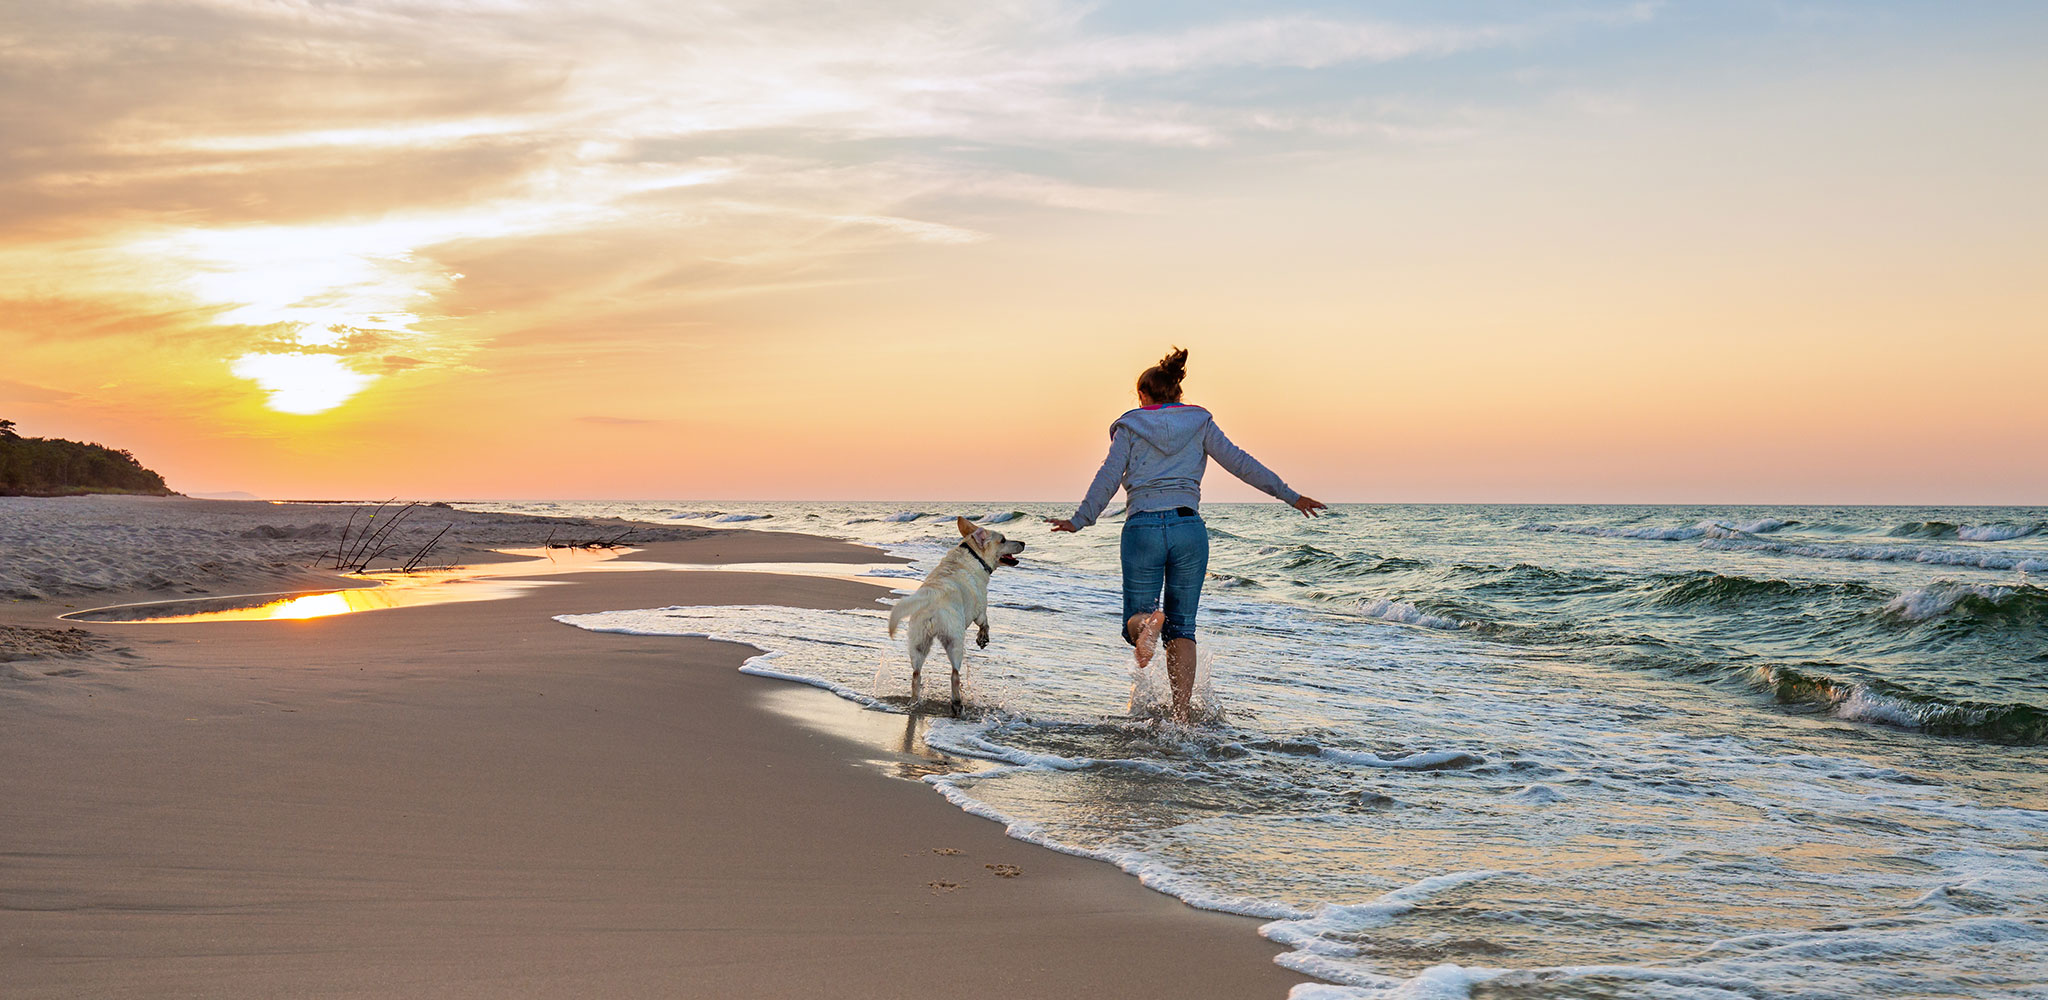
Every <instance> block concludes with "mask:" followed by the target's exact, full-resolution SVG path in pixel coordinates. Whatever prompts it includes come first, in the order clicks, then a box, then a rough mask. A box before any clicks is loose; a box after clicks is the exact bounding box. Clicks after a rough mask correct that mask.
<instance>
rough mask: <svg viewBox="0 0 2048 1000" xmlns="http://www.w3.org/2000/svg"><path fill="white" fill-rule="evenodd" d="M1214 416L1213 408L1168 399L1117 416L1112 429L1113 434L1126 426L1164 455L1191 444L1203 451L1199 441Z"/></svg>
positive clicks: (1198, 452)
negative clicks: (1212, 413)
mask: <svg viewBox="0 0 2048 1000" xmlns="http://www.w3.org/2000/svg"><path fill="white" fill-rule="evenodd" d="M1212 419H1214V418H1212V417H1211V416H1210V415H1209V411H1208V410H1205V409H1202V408H1201V407H1199V406H1190V405H1188V404H1185V403H1164V404H1161V405H1158V406H1143V407H1139V408H1138V409H1135V410H1132V411H1130V412H1129V413H1126V414H1124V415H1123V416H1121V417H1118V418H1116V422H1115V423H1112V424H1110V425H1109V433H1110V435H1111V436H1112V437H1113V436H1115V435H1116V429H1117V428H1119V427H1122V428H1124V429H1125V430H1128V431H1130V432H1131V433H1132V434H1133V435H1135V436H1136V437H1137V439H1138V440H1139V441H1142V442H1144V443H1145V444H1147V445H1150V446H1151V447H1152V449H1153V450H1155V451H1157V452H1159V453H1161V454H1164V455H1175V454H1180V453H1183V452H1186V451H1187V450H1188V449H1189V448H1190V447H1193V448H1194V449H1195V453H1196V454H1200V453H1201V448H1200V445H1199V444H1198V442H1200V441H1201V440H1202V435H1203V434H1204V433H1205V432H1206V431H1207V430H1208V427H1209V421H1210V420H1212Z"/></svg>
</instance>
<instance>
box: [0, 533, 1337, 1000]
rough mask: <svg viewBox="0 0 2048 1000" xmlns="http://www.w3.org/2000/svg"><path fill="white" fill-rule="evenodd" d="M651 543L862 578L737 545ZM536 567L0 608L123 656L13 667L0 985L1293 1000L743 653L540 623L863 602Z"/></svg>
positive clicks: (812, 583) (1144, 900)
mask: <svg viewBox="0 0 2048 1000" xmlns="http://www.w3.org/2000/svg"><path fill="white" fill-rule="evenodd" d="M206 502H208V503H224V502H230V501H206ZM636 548H644V549H645V550H646V551H644V552H643V553H642V554H641V555H640V556H639V558H641V559H659V560H668V561H678V562H684V561H687V562H775V561H785V562H797V561H861V562H868V561H881V559H883V558H884V557H882V556H881V555H880V554H879V553H878V552H876V551H875V550H872V549H867V548H865V547H861V546H855V545H851V544H848V543H841V542H835V541H831V540H827V539H820V538H814V537H812V536H806V535H799V534H794V533H789V532H773V533H768V532H750V531H745V530H744V529H728V530H721V531H717V532H701V531H700V533H699V534H698V536H697V537H693V538H689V539H678V540H673V541H665V542H658V543H654V544H652V545H649V546H644V547H643V546H636ZM552 578H553V579H563V580H568V581H571V583H570V585H567V586H556V587H542V588H537V589H535V590H533V591H529V592H526V593H524V594H521V595H519V596H515V597H510V598H504V599H499V600H491V601H482V602H476V603H468V604H445V605H435V606H430V607H417V608H396V609H389V610H383V611H379V612H375V613H358V614H352V615H342V616H338V617H334V618H324V619H313V620H308V621H301V622H221V623H207V624H131V625H107V624H96V623H89V622H66V623H58V622H55V621H53V619H54V616H55V615H56V614H57V613H59V612H61V611H66V610H76V608H64V607H62V605H63V604H67V603H68V604H76V605H77V606H78V607H79V608H83V607H88V606H99V605H105V604H115V603H123V601H122V600H121V599H122V598H126V599H129V600H143V599H149V598H152V597H153V598H156V599H165V598H176V597H180V596H185V595H182V594H179V593H177V592H175V591H173V592H170V593H164V592H162V591H156V592H145V593H142V594H139V595H138V594H135V593H132V592H131V593H111V592H109V593H104V594H95V595H93V596H92V597H90V598H89V599H80V598H77V597H67V598H64V599H62V600H43V601H33V602H12V603H0V623H4V624H8V625H26V626H33V627H39V628H59V629H63V628H77V629H81V630H83V631H84V632H85V633H86V634H87V635H90V636H95V637H101V638H104V639H105V640H108V642H107V644H106V645H104V646H101V647H99V648H95V649H93V650H91V651H90V652H87V653H85V654H82V655H70V656H66V657H62V658H44V659H38V660H25V661H24V660H18V661H16V662H15V664H14V665H15V666H16V667H32V668H35V670H34V671H33V672H30V671H23V677H22V678H14V679H10V678H7V677H5V676H0V695H4V698H0V711H5V712H6V713H7V714H8V716H9V724H8V726H7V727H6V731H5V732H4V733H0V759H7V760H9V761H11V762H13V764H14V766H12V767H10V768H7V769H4V770H0V803H4V804H0V819H4V822H0V839H4V843H0V858H6V859H8V860H7V861H5V862H4V865H5V868H4V869H0V870H4V872H5V874H4V875H0V894H4V896H5V897H6V898H5V905H4V906H0V960H4V964H5V965H6V966H7V967H8V968H9V970H10V979H11V981H12V985H13V987H14V992H15V995H21V996H25V997H26V996H60V995H75V994H78V993H91V994H94V995H102V996H145V995H147V996H186V995H190V996H197V995H213V994H217V993H219V992H221V991H222V990H223V989H225V990H226V992H229V993H240V994H256V995H262V994H278V993H293V994H299V995H320V996H421V995H432V996H466V995H477V996H502V995H507V994H512V995H562V994H572V995H589V994H602V995H605V996H615V995H616V996H633V995H650V996H652V995H662V996H676V995H684V996H707V997H709V996H737V995H804V994H808V993H816V994H819V995H832V996H846V997H866V996H874V997H884V996H889V997H894V996H901V995H904V994H905V993H907V992H914V991H917V990H922V989H926V988H930V986H931V985H936V984H937V983H940V982H943V983H948V984H951V985H955V986H958V985H960V984H961V983H963V982H965V983H972V984H973V988H974V989H975V991H976V992H977V993H978V994H980V995H987V996H998V997H1035V996H1055V995H1058V996H1068V995H1073V994H1076V993H1080V992H1082V991H1102V990H1107V991H1109V992H1110V993H1111V994H1112V995H1120V996H1160V997H1167V996H1179V997H1185V996H1247V997H1252V996H1274V997H1280V996H1284V995H1286V993H1287V990H1288V988H1289V987H1290V986H1291V985H1293V984H1296V983H1299V982H1300V981H1301V979H1302V977H1301V976H1299V975H1297V974H1295V973H1292V972H1289V971H1287V970H1285V969H1282V968H1280V967H1279V966H1277V965H1274V964H1273V962H1272V959H1273V957H1274V956H1275V955H1277V954H1280V953H1281V952H1283V951H1284V950H1285V949H1283V948H1281V947H1279V946H1277V945H1273V944H1271V943H1269V942H1267V941H1265V940H1263V939H1261V938H1260V937H1259V936H1258V934H1257V932H1256V928H1257V926H1258V924H1259V923H1260V921H1257V920H1255V919H1252V918H1246V917H1237V916H1231V915H1226V914H1218V913H1211V912H1206V911H1200V910H1196V909H1194V908H1192V907H1188V906H1186V905H1184V904H1182V903H1181V902H1180V901H1178V900H1176V899H1173V898H1171V897H1168V896H1164V895H1161V894H1159V893H1156V892H1154V891H1153V890H1151V889H1148V888H1145V887H1144V886H1142V885H1140V884H1138V883H1137V881H1136V880H1135V879H1132V878H1130V877H1129V876H1127V875H1125V874H1123V873H1122V872H1120V871H1118V870H1116V869H1115V868H1114V867H1111V866H1107V865H1103V864H1101V863H1099V862H1095V861H1092V860H1086V859H1081V858H1075V857H1070V856H1067V855H1063V854H1059V853H1057V852H1054V851H1051V850H1048V849H1045V848H1042V847H1038V846H1035V845H1031V844H1028V843H1025V842H1022V841H1018V840H1014V839H1011V838H1009V837H1008V836H1006V835H1005V834H1004V832H1003V830H1002V829H1001V827H999V826H998V825H996V824H994V823H990V822H988V821H986V820H983V819H980V818H978V817H975V816H972V815H969V814H968V813H965V812H963V811H961V810H960V809H958V808H957V807H955V806H954V805H953V804H951V803H950V802H948V801H946V800H945V799H944V798H943V797H941V796H940V795H938V794H936V792H935V791H934V790H933V789H931V788H929V787H926V786H924V785H923V784H922V783H921V782H915V781H906V780H903V779H902V778H899V777H894V776H891V775H889V774H887V773H885V771H886V768H880V767H876V766H874V765H875V763H876V762H877V760H878V758H877V753H878V750H877V747H876V746H875V745H874V744H873V743H872V742H863V741H861V740H859V739H857V738H856V737H855V736H854V735H851V734H834V733H832V732H828V731H827V729H829V728H830V727H829V726H820V725H816V724H810V723H805V722H800V721H797V720H796V719H794V718H792V717H791V716H792V715H794V714H800V713H795V712H792V711H790V710H789V709H788V707H787V706H789V705H791V704H795V703H800V702H801V701H802V700H803V699H805V698H808V699H809V700H810V702H811V704H809V705H807V706H804V708H803V711H804V712H812V713H820V714H822V715H824V716H830V715H831V714H833V713H835V712H836V713H841V714H847V713H853V714H859V713H861V712H862V710H861V709H859V708H858V707H856V706H853V705H851V704H848V703H846V702H843V701H841V700H840V699H838V698H836V697H834V696H832V695H830V694H827V693H825V692H823V691H813V690H806V689H804V688H802V687H801V686H799V685H792V684H786V683H778V682H771V681H767V680H765V679H762V678H758V677H753V676H749V675H745V674H741V673H740V672H739V671H738V669H737V668H738V666H739V664H740V662H741V661H742V660H744V659H745V658H746V657H747V656H749V655H751V647H738V646H735V645H733V644H729V643H721V642H715V641H711V640H701V639H679V638H666V637H639V636H626V635H615V634H600V633H591V632H586V631H584V630H581V629H576V628H573V627H570V626H566V625H562V624H558V623H556V622H554V621H552V620H551V618H552V616H553V615H556V614H564V613H585V612H590V611H599V610H617V609H622V608H634V607H657V606H662V605H668V604H690V603H721V604H750V603H777V604H790V605H793V606H799V607H814V608H828V607H850V606H857V605H861V604H865V603H867V602H870V601H872V600H873V599H874V597H875V596H878V595H880V594H883V593H886V589H885V588H884V586H883V585H864V584H858V583H853V582H849V581H843V580H832V579H824V578H819V577H797V576H781V575H770V574H758V573H749V572H720V573H701V572H700V573H688V572H673V571H646V572H635V571H630V570H623V569H608V570H606V571H605V572H602V573H598V572H588V573H570V574H566V575H560V576H555V577H552ZM46 673H53V674H56V676H46V675H45V674H46ZM884 758H886V752H884ZM899 763H903V764H905V765H906V766H914V764H913V763H912V762H910V761H908V760H906V761H901V762H899ZM941 851H945V852H956V853H941ZM1002 865H1010V866H1015V867H1016V868H1019V869H1021V870H1022V874H1021V875H1018V876H1016V877H1011V878H1005V877H1003V876H1002V875H1001V874H999V873H998V871H997V869H996V868H994V867H988V866H1002Z"/></svg>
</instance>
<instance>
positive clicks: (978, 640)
mask: <svg viewBox="0 0 2048 1000" xmlns="http://www.w3.org/2000/svg"><path fill="white" fill-rule="evenodd" d="M974 644H975V645H977V646H980V647H981V648H983V649H987V648H988V629H982V630H981V631H980V632H978V633H976V634H975V636H974Z"/></svg>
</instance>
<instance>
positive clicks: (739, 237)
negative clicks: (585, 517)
mask: <svg viewBox="0 0 2048 1000" xmlns="http://www.w3.org/2000/svg"><path fill="white" fill-rule="evenodd" d="M1095 18H1096V12H1095V10H1094V9H1093V8H1091V7H1088V6H1085V5H1080V4H1074V3H1063V2H1054V0H1010V2H993V3H988V4H977V5H973V6H971V7H961V6H959V5H957V4H951V3H939V2H936V0H886V2H881V3H875V4H867V5H862V6H860V7H858V8H851V7H848V8H832V7H822V8H821V7H818V6H817V5H812V4H800V3H793V2H789V3H776V2H766V3H756V4H747V5H737V6H735V5H727V4H719V3H708V2H703V3H676V2H669V0H614V2H611V3H605V4H600V5H596V6H583V7H577V8H573V9H569V8H563V7H561V6H559V5H556V4H549V3H539V2H524V0H450V2H432V0H359V2H355V3H349V4H328V3H315V2H309V0H184V2H148V0H142V2H135V0H102V2H92V0H85V2H79V3H70V4H46V5H30V6H29V7H28V8H25V9H23V10H22V11H20V12H18V13H17V14H16V15H15V16H14V17H13V18H12V24H11V26H10V28H9V33H10V37H9V38H8V39H7V51H8V53H9V59H8V60H7V61H6V63H5V64H4V65H0V95H4V96H0V102H4V106H0V113H4V114H5V116H6V117H7V118H8V120H9V126H10V136H9V144H8V145H9V149H8V151H7V152H6V153H4V154H0V224H4V226H5V231H6V232H7V233H8V235H6V236H0V257H9V256H17V255H26V256H29V257H46V256H48V255H49V254H50V253H51V252H52V248H61V250H62V253H63V254H65V255H69V256H70V257H72V258H74V259H76V260H79V261H85V262H88V263H89V264H90V268H88V269H87V270H88V271H89V276H88V277H80V276H79V275H80V274H82V273H86V272H80V271H78V270H76V269H74V270H73V271H70V272H67V274H68V276H65V275H58V274H56V271H55V269H46V270H47V272H48V273H46V275H45V277H46V278H47V280H48V283H49V286H48V287H46V288H39V289H38V290H37V295H38V296H40V297H42V298H46V299H58V300H62V299H67V298H68V299H71V300H73V301H76V302H81V303H83V302H108V301H119V302H122V303H124V305H122V306H121V309H122V310H124V311H125V312H126V313H127V314H128V315H130V316H145V315H151V314H156V315H161V314H164V313H166V312H174V311H176V310H180V309H182V310H185V311H186V314H187V315H188V316H198V317H203V319H202V322H204V323H206V324H209V325H211V326H212V327H214V328H215V330H216V333H217V334H218V335H222V336H226V337H228V338H229V339H230V340H233V341H235V343H234V345H233V346H231V347H229V348H228V349H227V350H224V351H223V352H222V354H221V361H220V363H221V364H223V365H232V367H233V371H234V373H235V374H236V375H237V376H239V377H242V378H246V379H249V380H251V381H254V382H256V383H257V384H258V386H259V387H261V388H263V389H264V391H266V392H268V393H269V394H270V399H271V401H272V405H273V406H280V402H281V401H282V402H283V403H284V404H286V405H291V406H307V405H311V404H312V402H314V401H316V400H327V399H346V398H349V397H350V396H352V395H354V394H355V393H357V392H360V391H361V389H362V388H363V387H365V386H367V385H368V384H369V380H372V379H375V378H378V377H402V378H412V377H418V376H420V374H421V373H423V372H430V371H436V370H439V371H452V370H458V369H461V368H463V367H464V366H467V365H471V364H473V362H472V361H471V360H469V359H471V358H472V356H473V355H474V354H475V353H476V352H477V351H479V350H482V349H484V348H485V347H486V346H487V345H488V344H490V343H491V342H493V341H494V340H495V339H497V338H499V337H504V336H508V335H511V334H514V333H516V332H518V331H524V330H534V329H545V328H547V327H548V326H549V325H550V324H553V323H557V322H561V321H562V320H563V319H564V318H566V317H575V318H576V320H577V321H578V322H579V323H580V324H581V325H583V326H584V327H586V328H587V327H589V326H591V325H593V323H594V321H595V320H597V319H599V318H602V317H605V316H611V315H617V316H622V317H641V316H645V315H648V314H649V313H650V312H651V311H654V310H658V309H662V308H668V309H674V308H676V307H677V305H678V304H679V303H681V302H685V301H702V300H705V299H708V298H715V297H720V296H732V295H744V294H758V293H760V292H762V291H763V290H773V289H786V288H791V287H807V286H808V287H815V286H816V285H817V284H820V283H830V282H833V281H838V280H846V279H845V278H844V277H842V276H835V274H833V273H832V270H833V269H834V268H843V267H844V266H845V262H846V261H848V260H851V259H853V258H855V257H857V256H859V255H862V254H870V253H875V252H879V251H886V250H889V249H891V248H896V247H912V246H918V245H936V246H964V245H970V244H974V243H978V242H982V241H985V240H988V239H991V238H994V237H995V236H996V235H997V233H996V230H995V229H993V228H991V224H992V222H996V221H999V220H1001V219H1002V218H1004V217H1006V216H1008V215H1013V214H1016V213H1024V212H1031V211H1046V210H1050V211H1063V212H1147V211H1156V210H1158V207H1159V204H1160V201H1161V198H1162V195H1161V193H1160V192H1159V191H1158V190H1156V189H1152V188H1148V187H1147V186H1145V185H1144V184H1143V182H1142V181H1141V182H1139V183H1136V184H1134V183H1132V180H1131V178H1144V177H1147V176H1153V175H1157V174H1159V173H1161V172H1166V171H1170V170H1171V169H1172V164H1173V163H1175V162H1177V160H1176V158H1188V157H1208V156H1216V155H1220V153H1219V151H1222V150H1228V149H1231V148H1233V147H1239V146H1258V145H1260V144H1270V143H1273V142H1276V141H1280V140H1279V138H1278V137H1291V138H1290V140H1289V141H1295V142H1301V143H1308V144H1311V145H1313V144H1319V143H1321V144H1327V143H1337V144H1343V143H1350V142H1355V141H1358V139H1359V138H1360V137H1361V136H1363V137H1369V138H1371V139H1374V140H1376V141H1382V142H1390V143H1401V142H1413V141H1440V140H1441V139H1443V137H1445V136H1446V135H1450V136H1455V135H1457V134H1459V133H1458V132H1457V131H1456V130H1455V128H1453V129H1451V130H1450V131H1446V130H1445V129H1444V128H1442V127H1440V123H1434V122H1430V121H1419V120H1416V116H1413V115H1408V116H1402V115H1395V116H1393V117H1391V118H1390V117H1389V112H1388V110H1387V109H1386V108H1385V107H1380V106H1374V105H1372V104H1370V103H1368V102H1360V101H1359V100H1358V99H1357V96H1356V95H1355V94H1353V93H1349V92H1346V91H1344V90H1343V88H1336V91H1335V92H1332V93H1322V94H1319V93H1315V92H1313V91H1312V90H1303V89H1302V88H1300V87H1298V86H1294V85H1292V84H1290V85H1289V87H1283V88H1280V89H1278V90H1275V91H1273V92H1272V93H1271V95H1269V96H1268V97H1267V98H1265V99H1263V103H1262V99H1261V98H1260V97H1259V96H1258V92H1257V91H1254V92H1252V93H1249V94H1247V93H1245V92H1244V89H1243V88H1242V86H1241V84H1242V82H1243V79H1244V77H1243V74H1245V73H1247V72H1253V73H1257V72H1266V71H1271V72H1275V73H1285V74H1290V75H1289V76H1287V79H1289V80H1295V79H1297V78H1298V76H1299V74H1301V73H1303V72H1314V71H1319V70H1326V69H1331V68H1335V67H1343V66H1359V65H1374V64H1381V63H1389V62H1397V61H1401V60H1411V59H1429V58H1438V57H1445V56H1451V55H1455V54H1458V53H1463V52H1470V51H1474V50H1478V49H1484V48H1488V47H1499V46H1505V45H1511V44H1518V43H1520V42H1522V41H1524V40H1526V39H1527V38H1528V37H1530V36H1531V34H1532V33H1533V32H1537V31H1540V30H1542V29H1541V26H1540V24H1536V23H1534V22H1532V23H1530V24H1479V25H1460V24H1403V23H1392V22H1386V21H1376V20H1365V19H1355V18H1340V17H1334V16H1328V15H1310V14H1288V13H1284V12H1283V13H1276V14H1270V15H1263V16H1259V17H1255V18H1238V19H1222V20H1200V21H1195V22H1192V23H1190V22H1189V21H1187V20H1185V19H1183V20H1180V21H1168V22H1162V23H1158V24H1154V25H1150V26H1145V27H1136V26H1124V27H1121V28H1119V29H1118V30H1117V31H1115V32H1106V31H1104V30H1102V29H1101V28H1100V27H1098V26H1097V25H1096V23H1095ZM1106 164H1114V165H1117V166H1116V167H1115V169H1106V168H1105V165H1106ZM1134 164H1142V165H1143V166H1142V168H1137V167H1134V166H1133V165H1134ZM22 280H23V279H22V278H20V277H19V276H17V277H16V278H14V279H12V280H11V282H10V286H9V287H0V299H18V298H22V297H23V295H24V289H23V288H22V287H20V283H21V281H22ZM124 282H125V287H124ZM684 322H687V320H686V319H685V318H683V317H674V318H672V319H671V320H670V323H671V325H673V324H675V323H684ZM0 334H6V335H11V336H28V335H29V334H27V333H24V332H20V331H12V330H7V329H5V328H0ZM214 335H216V334H207V335H205V336H208V337H211V336H214ZM379 358H381V359H384V360H382V361H379V360H376V359H379ZM392 359H399V360H392ZM280 386H286V388H279V387H280ZM315 386H317V387H318V388H317V389H315V388H309V387H315ZM280 408H282V407H280ZM293 412H297V411H293Z"/></svg>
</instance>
